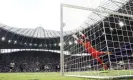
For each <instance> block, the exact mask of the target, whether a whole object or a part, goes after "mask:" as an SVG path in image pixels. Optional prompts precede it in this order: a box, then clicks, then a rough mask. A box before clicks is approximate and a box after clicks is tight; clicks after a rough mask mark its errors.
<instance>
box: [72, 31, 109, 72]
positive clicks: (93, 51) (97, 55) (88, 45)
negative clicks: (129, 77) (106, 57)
mask: <svg viewBox="0 0 133 80" xmlns="http://www.w3.org/2000/svg"><path fill="white" fill-rule="evenodd" d="M79 34H80V35H81V36H82V39H79V38H78V37H77V36H76V35H73V37H74V38H75V39H76V40H77V41H78V43H79V44H82V45H83V46H84V47H85V49H86V50H87V52H88V53H89V54H91V56H92V57H93V58H95V59H96V60H97V61H98V62H99V63H100V64H101V65H102V66H103V68H104V69H105V70H107V69H108V66H107V65H106V64H104V62H103V60H102V59H100V56H101V55H103V54H111V52H100V51H97V50H96V49H95V48H93V46H92V45H91V43H90V41H89V40H88V38H86V36H85V35H84V34H83V33H81V32H79Z"/></svg>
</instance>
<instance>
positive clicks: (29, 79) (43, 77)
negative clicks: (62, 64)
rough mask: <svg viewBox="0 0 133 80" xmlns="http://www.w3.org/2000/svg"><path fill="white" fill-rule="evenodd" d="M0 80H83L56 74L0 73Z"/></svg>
mask: <svg viewBox="0 0 133 80" xmlns="http://www.w3.org/2000/svg"><path fill="white" fill-rule="evenodd" d="M0 80H84V79H83V78H76V77H65V76H60V73H56V72H50V73H49V72H47V73H46V72H38V73H0Z"/></svg>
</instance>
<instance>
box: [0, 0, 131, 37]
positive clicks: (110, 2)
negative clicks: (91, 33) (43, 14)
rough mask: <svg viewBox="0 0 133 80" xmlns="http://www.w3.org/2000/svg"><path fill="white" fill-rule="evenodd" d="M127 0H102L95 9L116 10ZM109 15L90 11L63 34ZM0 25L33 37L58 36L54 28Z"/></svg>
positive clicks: (58, 32) (127, 0)
mask: <svg viewBox="0 0 133 80" xmlns="http://www.w3.org/2000/svg"><path fill="white" fill-rule="evenodd" d="M127 2H129V0H104V2H103V3H101V4H100V5H99V7H98V8H97V9H99V10H107V11H118V10H119V9H120V8H121V7H122V6H123V5H125V4H126V3H127ZM107 16H109V14H105V13H102V14H100V15H99V13H97V12H91V14H90V15H88V18H87V20H85V22H84V23H83V24H82V25H81V26H79V27H78V28H77V29H75V30H72V31H66V32H64V35H68V34H71V33H73V32H75V31H77V30H81V29H84V28H87V27H88V25H89V26H90V25H93V24H96V23H97V22H98V21H100V20H101V19H103V18H105V17H107ZM0 27H1V28H3V29H5V30H7V31H10V32H13V33H16V34H19V35H23V36H27V37H35V38H49V37H59V36H60V31H54V30H46V29H44V28H43V27H37V28H34V29H31V28H15V27H10V26H8V25H4V24H2V23H1V24H0Z"/></svg>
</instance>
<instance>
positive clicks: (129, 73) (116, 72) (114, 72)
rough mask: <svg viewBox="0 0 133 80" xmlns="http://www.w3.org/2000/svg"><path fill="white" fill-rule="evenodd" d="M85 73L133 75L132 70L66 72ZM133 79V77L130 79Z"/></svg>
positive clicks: (95, 74)
mask: <svg viewBox="0 0 133 80" xmlns="http://www.w3.org/2000/svg"><path fill="white" fill-rule="evenodd" d="M76 74H79V75H85V76H88V75H89V76H123V75H133V70H108V71H86V72H82V71H81V72H68V73H67V75H76ZM132 80H133V79H132Z"/></svg>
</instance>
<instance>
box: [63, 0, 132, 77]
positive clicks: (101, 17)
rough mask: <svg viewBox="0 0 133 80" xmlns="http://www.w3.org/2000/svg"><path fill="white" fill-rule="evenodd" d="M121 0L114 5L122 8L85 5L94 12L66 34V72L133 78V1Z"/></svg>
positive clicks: (85, 75) (66, 73) (91, 75)
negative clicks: (92, 7) (94, 7)
mask: <svg viewBox="0 0 133 80" xmlns="http://www.w3.org/2000/svg"><path fill="white" fill-rule="evenodd" d="M110 1H113V0H110ZM114 1H115V0H114ZM116 1H118V0H116ZM119 1H121V2H119V3H116V2H115V3H114V4H115V5H117V6H121V7H119V8H116V7H115V8H116V9H114V10H110V9H108V8H106V6H107V5H106V6H104V7H103V6H102V7H99V8H98V9H85V8H83V7H81V8H83V9H84V10H90V11H91V12H92V13H91V14H90V15H89V17H88V19H87V20H85V21H84V23H83V24H82V25H81V26H80V27H79V28H78V29H76V30H74V31H71V34H68V35H65V36H64V37H63V39H64V43H63V44H64V47H63V50H64V51H65V52H67V53H65V54H64V56H63V58H64V60H63V61H64V64H63V66H64V67H63V69H64V75H66V76H75V77H86V78H97V79H113V78H132V77H133V51H132V49H133V15H132V13H133V12H132V10H133V9H132V8H131V7H133V5H132V4H133V2H132V0H131V1H129V0H119ZM122 1H123V2H122ZM124 1H125V2H124ZM65 7H66V5H65ZM67 7H72V8H76V7H78V6H72V5H67ZM81 8H80V7H78V9H81ZM66 25H67V24H66ZM64 33H65V31H64Z"/></svg>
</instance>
